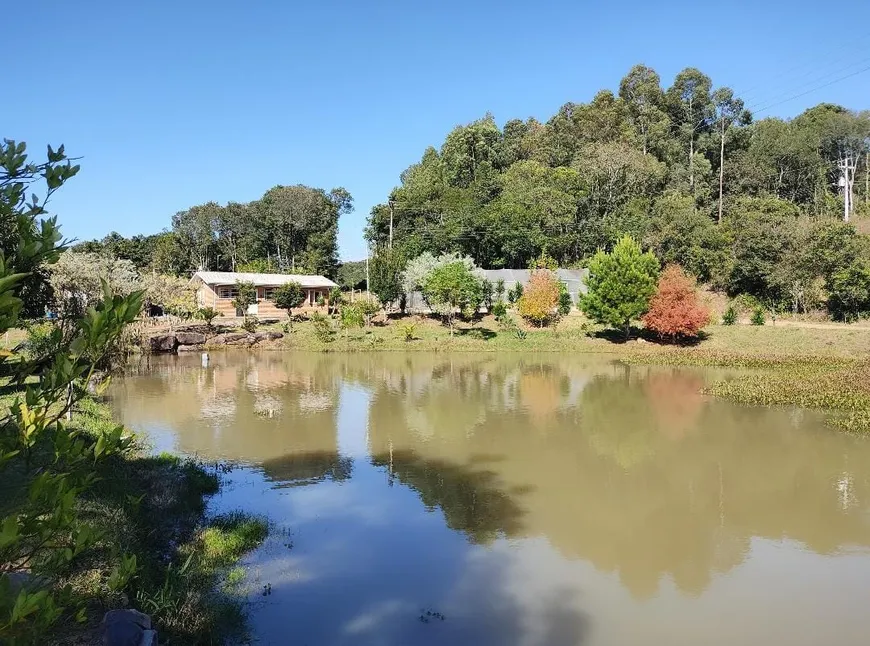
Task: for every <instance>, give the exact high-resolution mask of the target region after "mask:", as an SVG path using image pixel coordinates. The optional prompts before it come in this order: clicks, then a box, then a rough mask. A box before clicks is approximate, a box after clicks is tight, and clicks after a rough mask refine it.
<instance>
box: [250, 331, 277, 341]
mask: <svg viewBox="0 0 870 646" xmlns="http://www.w3.org/2000/svg"><path fill="white" fill-rule="evenodd" d="M283 336H284V335H283V334H282V333H281V332H275V331H273V330H268V331H264V332H257V333H256V334H255V335H254V341H255V342H259V341H274V340H275V339H280V338H281V337H283Z"/></svg>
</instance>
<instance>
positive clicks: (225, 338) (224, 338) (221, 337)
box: [208, 332, 248, 345]
mask: <svg viewBox="0 0 870 646" xmlns="http://www.w3.org/2000/svg"><path fill="white" fill-rule="evenodd" d="M247 338H248V333H247V332H228V333H226V334H218V335H217V336H213V337H211V338H210V339H209V340H208V345H225V344H227V343H239V342H240V341H246V340H247Z"/></svg>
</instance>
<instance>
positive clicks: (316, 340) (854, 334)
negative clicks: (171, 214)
mask: <svg viewBox="0 0 870 646" xmlns="http://www.w3.org/2000/svg"><path fill="white" fill-rule="evenodd" d="M263 329H274V330H278V331H281V330H282V327H281V326H280V325H277V324H275V325H271V326H267V327H265V328H263ZM271 347H273V348H276V349H295V350H306V351H315V352H368V351H401V352H416V351H423V352H571V353H605V354H613V355H616V356H618V357H626V358H632V357H639V358H640V359H644V358H649V360H651V361H653V360H654V361H661V362H686V363H695V364H698V363H710V364H717V365H726V364H727V365H738V364H739V365H752V364H753V363H756V364H761V365H767V364H770V363H778V362H781V361H784V360H795V359H800V358H810V357H825V358H826V359H833V360H837V361H839V360H850V361H851V360H854V359H855V358H856V357H860V356H865V355H868V351H870V327H859V326H850V325H843V324H831V325H829V326H820V327H809V326H808V327H802V326H797V325H789V324H783V323H779V324H777V325H770V324H768V325H765V326H761V327H755V326H749V325H734V326H722V325H712V326H709V327H708V328H706V330H705V336H704V338H703V339H702V340H701V341H700V342H698V343H697V344H695V345H692V346H674V345H669V344H659V343H656V342H655V341H654V340H653V339H651V338H648V337H645V336H644V334H643V331H642V330H634V331H633V333H632V339H631V340H630V341H627V342H626V341H625V340H624V339H623V338H622V337H621V335H620V334H613V333H611V332H610V331H608V330H604V329H602V328H601V327H600V326H597V325H594V324H592V323H590V322H588V321H587V320H586V319H585V318H584V317H582V316H580V315H572V316H568V317H566V318H564V319H563V320H562V321H560V323H559V325H558V326H556V327H554V328H542V329H537V328H530V327H524V328H523V329H522V330H521V332H519V333H517V332H516V331H515V330H512V329H506V328H505V327H504V326H501V325H499V324H498V323H497V322H496V321H495V320H494V319H492V317H484V319H483V320H482V321H480V322H477V323H475V324H474V325H471V324H467V323H462V324H460V325H458V326H457V328H456V331H455V333H454V335H453V336H452V337H451V335H450V331H449V330H448V329H447V328H446V327H445V326H444V325H442V324H441V323H440V322H439V321H438V320H436V319H433V318H423V317H404V318H395V319H390V320H389V321H381V322H379V323H376V324H373V325H372V326H370V327H367V328H363V329H356V330H351V331H349V332H348V333H347V334H346V335H345V333H344V332H342V331H341V330H337V329H336V330H334V332H333V334H332V336H331V337H330V338H328V339H326V338H322V337H319V336H318V335H317V333H316V330H315V327H314V325H313V324H312V323H311V322H310V321H301V322H297V323H294V324H293V329H292V332H289V333H287V334H285V337H284V338H283V339H280V340H279V341H277V342H275V343H274V345H273V346H271Z"/></svg>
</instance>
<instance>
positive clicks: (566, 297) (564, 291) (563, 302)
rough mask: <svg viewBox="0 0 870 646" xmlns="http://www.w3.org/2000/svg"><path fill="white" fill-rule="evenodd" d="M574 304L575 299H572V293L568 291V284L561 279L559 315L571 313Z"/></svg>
mask: <svg viewBox="0 0 870 646" xmlns="http://www.w3.org/2000/svg"><path fill="white" fill-rule="evenodd" d="M573 306H574V301H572V300H571V294H570V293H569V292H568V286H567V285H566V284H565V283H563V282H562V281H559V305H558V306H557V308H556V310H557V311H558V312H559V316H568V314H570V313H571V308H572V307H573Z"/></svg>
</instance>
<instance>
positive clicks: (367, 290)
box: [366, 243, 372, 300]
mask: <svg viewBox="0 0 870 646" xmlns="http://www.w3.org/2000/svg"><path fill="white" fill-rule="evenodd" d="M370 255H372V246H371V245H370V244H368V243H366V299H367V300H368V299H370V298H371V297H372V295H371V292H370V291H369V256H370Z"/></svg>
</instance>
